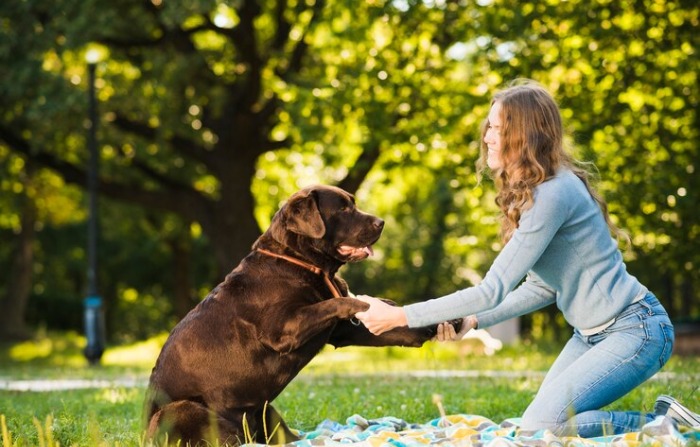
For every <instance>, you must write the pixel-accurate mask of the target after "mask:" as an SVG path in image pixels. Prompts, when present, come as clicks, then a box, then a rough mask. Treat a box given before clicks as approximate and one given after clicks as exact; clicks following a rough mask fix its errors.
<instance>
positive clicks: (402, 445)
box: [289, 414, 700, 447]
mask: <svg viewBox="0 0 700 447" xmlns="http://www.w3.org/2000/svg"><path fill="white" fill-rule="evenodd" d="M519 422H520V418H512V419H507V420H505V421H503V422H501V423H500V424H496V423H494V422H492V421H491V420H489V419H487V418H485V417H482V416H478V415H469V414H454V415H447V416H444V417H441V418H438V419H434V420H432V421H429V422H427V423H424V424H411V423H408V422H406V421H404V420H402V419H399V418H395V417H382V418H379V419H365V418H363V417H362V416H360V415H354V416H351V417H349V418H348V419H347V421H346V422H345V424H341V423H339V422H335V421H332V420H325V421H323V422H322V423H321V424H319V425H318V426H317V427H316V429H314V430H313V431H310V432H306V433H305V432H300V435H301V436H302V439H301V440H300V441H296V442H293V443H291V444H289V445H290V446H295V447H311V446H340V445H343V446H347V445H352V446H357V447H417V446H420V447H425V446H427V445H439V446H440V447H452V446H455V447H641V446H653V447H683V446H688V447H690V446H693V445H695V446H697V445H699V443H700V431H698V430H694V429H690V428H685V427H676V426H675V425H674V424H673V422H672V421H671V419H669V418H667V417H665V416H659V417H658V418H657V419H656V420H654V421H653V422H650V423H648V424H646V425H645V426H644V427H642V429H641V430H640V431H638V432H634V433H626V434H622V435H614V436H605V437H600V438H587V439H586V438H580V437H558V436H555V435H554V434H553V433H552V432H550V431H548V430H542V431H540V432H537V433H535V434H534V435H533V436H523V435H520V434H519V433H518V426H519Z"/></svg>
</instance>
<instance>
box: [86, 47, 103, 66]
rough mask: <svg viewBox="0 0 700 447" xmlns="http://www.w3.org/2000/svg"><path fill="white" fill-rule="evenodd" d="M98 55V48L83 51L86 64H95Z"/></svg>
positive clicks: (98, 57)
mask: <svg viewBox="0 0 700 447" xmlns="http://www.w3.org/2000/svg"><path fill="white" fill-rule="evenodd" d="M100 56H101V54H100V51H99V50H97V49H95V48H91V49H89V50H88V51H87V52H86V53H85V60H86V61H87V63H88V64H90V65H95V64H96V63H98V62H99V61H100Z"/></svg>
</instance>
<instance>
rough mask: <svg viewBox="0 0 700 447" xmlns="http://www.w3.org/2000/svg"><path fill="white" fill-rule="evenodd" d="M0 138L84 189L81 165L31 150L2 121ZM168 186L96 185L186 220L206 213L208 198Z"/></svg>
mask: <svg viewBox="0 0 700 447" xmlns="http://www.w3.org/2000/svg"><path fill="white" fill-rule="evenodd" d="M0 140H1V141H4V142H5V144H7V145H8V146H9V147H10V149H11V150H13V151H14V152H16V153H18V154H21V155H22V156H24V157H26V158H27V159H29V160H32V161H33V162H34V163H36V164H37V165H39V166H42V167H44V168H48V169H51V170H53V171H55V172H57V173H58V174H59V175H60V176H61V177H62V178H63V180H64V181H65V182H66V183H70V184H74V185H77V186H80V187H81V188H85V186H86V184H87V171H86V170H85V169H84V168H81V167H78V166H76V165H74V164H72V163H68V162H66V161H64V160H62V159H60V158H58V157H56V156H54V155H52V154H50V153H48V152H45V151H35V150H32V147H31V145H30V144H29V142H28V141H27V140H25V139H23V138H21V137H20V136H19V135H17V134H16V133H15V132H13V131H12V130H11V129H10V128H8V127H7V126H6V125H5V124H4V123H0ZM168 187H169V188H170V189H169V190H167V191H165V192H161V191H151V190H146V189H143V188H139V187H136V186H134V185H128V184H123V183H114V182H109V181H106V180H104V179H100V181H99V184H98V190H99V191H100V193H102V194H105V195H106V196H108V197H110V198H113V199H117V200H121V201H124V202H129V203H134V204H137V205H141V206H145V207H150V208H154V209H161V210H164V211H169V212H173V213H175V214H178V215H180V216H183V217H186V218H188V219H190V220H198V219H201V217H202V216H203V215H205V214H206V213H204V212H203V210H202V208H203V207H206V206H208V205H205V204H208V203H209V199H208V198H206V197H204V196H202V195H201V194H200V193H199V192H197V191H195V190H193V189H192V188H187V187H183V186H182V185H177V184H174V183H173V182H169V185H168Z"/></svg>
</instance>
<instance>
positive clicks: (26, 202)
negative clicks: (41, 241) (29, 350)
mask: <svg viewBox="0 0 700 447" xmlns="http://www.w3.org/2000/svg"><path fill="white" fill-rule="evenodd" d="M31 177H32V172H31V170H30V169H28V172H27V179H26V180H25V182H24V183H25V185H24V186H25V191H27V189H28V188H27V187H28V183H30V182H31ZM20 212H21V221H20V224H21V228H20V232H19V234H18V235H17V238H16V242H17V245H16V246H15V248H14V250H13V256H12V264H11V266H10V272H9V278H8V283H7V295H6V296H5V297H4V299H3V300H2V302H1V303H2V312H0V340H24V339H28V338H30V337H31V332H30V331H29V329H28V328H27V325H26V321H25V311H26V309H27V302H28V301H29V295H30V293H31V290H32V264H33V260H34V254H33V247H32V246H33V244H34V240H35V239H36V231H35V230H34V225H35V224H36V219H37V210H36V206H35V204H34V201H33V200H32V198H31V197H29V196H28V195H27V194H26V193H25V194H24V195H22V204H21V211H20Z"/></svg>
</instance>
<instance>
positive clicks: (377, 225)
mask: <svg viewBox="0 0 700 447" xmlns="http://www.w3.org/2000/svg"><path fill="white" fill-rule="evenodd" d="M372 225H374V226H375V228H377V229H378V230H381V229H382V228H384V221H383V220H382V219H380V218H378V217H377V218H376V219H374V222H372Z"/></svg>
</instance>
